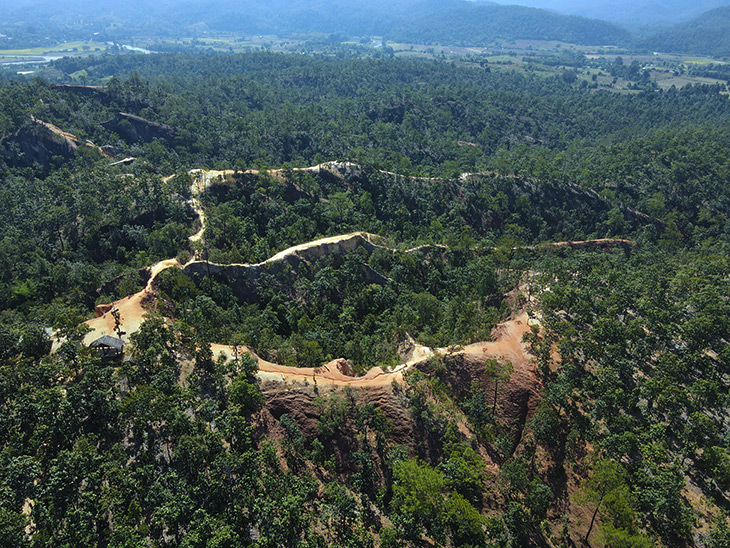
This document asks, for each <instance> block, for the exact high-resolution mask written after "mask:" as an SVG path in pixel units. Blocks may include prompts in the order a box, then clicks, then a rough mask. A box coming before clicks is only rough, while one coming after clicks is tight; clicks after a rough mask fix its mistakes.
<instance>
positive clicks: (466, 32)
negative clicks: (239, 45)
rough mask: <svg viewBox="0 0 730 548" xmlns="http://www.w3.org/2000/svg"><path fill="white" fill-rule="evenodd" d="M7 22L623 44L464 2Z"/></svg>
mask: <svg viewBox="0 0 730 548" xmlns="http://www.w3.org/2000/svg"><path fill="white" fill-rule="evenodd" d="M6 24H9V25H10V24H15V25H26V26H28V27H34V26H35V27H39V26H43V27H44V28H55V29H60V30H64V31H73V30H76V31H78V30H86V31H90V30H94V31H96V32H100V33H101V34H102V37H107V35H108V37H109V38H110V39H119V36H123V35H124V34H127V35H133V34H134V33H137V32H140V31H144V32H150V31H152V32H154V33H155V34H158V35H160V36H165V35H170V34H180V33H184V32H186V29H188V31H190V30H192V29H196V30H201V29H203V30H204V29H209V30H219V31H228V32H241V33H250V34H285V35H286V34H298V33H345V34H348V35H353V36H363V35H376V36H380V35H382V36H387V37H390V38H393V39H396V40H410V41H414V42H422V41H424V40H426V41H429V42H441V43H483V42H489V41H492V40H494V39H519V38H524V39H543V38H544V39H555V40H566V41H575V42H577V43H584V44H588V43H596V42H598V43H622V44H623V43H626V42H627V41H628V40H629V39H630V35H629V33H628V32H627V31H625V30H623V29H621V28H619V27H617V26H615V25H613V24H611V23H606V22H602V21H597V20H589V19H585V18H580V17H574V16H565V15H559V14H556V13H549V12H546V11H544V10H538V9H535V8H525V7H522V6H498V5H496V4H495V3H493V2H478V3H472V2H468V1H466V0H447V1H444V2H434V1H433V0H397V1H395V2H381V1H374V2H367V3H361V2H355V1H353V0H338V1H336V2H324V1H322V0H298V1H294V2H282V1H280V0H273V1H271V2H262V1H260V0H255V1H249V2H246V3H245V4H240V3H236V2H230V1H202V2H187V3H184V4H182V5H176V4H175V3H174V2H171V1H169V0H168V1H163V2H160V3H157V4H155V5H154V6H148V5H147V4H146V3H143V2H140V1H138V0H133V1H131V2H127V3H124V4H118V3H114V2H110V1H108V0H102V1H101V2H88V1H83V2H81V3H78V2H70V1H68V0H66V1H64V2H61V3H60V4H57V3H53V4H51V3H47V2H38V3H28V4H26V5H24V6H17V5H16V6H14V7H13V8H7V9H6Z"/></svg>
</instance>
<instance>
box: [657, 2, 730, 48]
mask: <svg viewBox="0 0 730 548" xmlns="http://www.w3.org/2000/svg"><path fill="white" fill-rule="evenodd" d="M728 29H730V7H723V8H717V9H714V10H711V11H708V12H707V13H703V14H702V15H700V16H699V17H695V18H694V19H691V20H690V21H687V22H683V23H680V24H678V25H675V26H674V27H672V28H670V29H669V30H667V31H666V32H663V33H660V34H658V35H657V36H653V37H651V38H649V39H648V40H647V42H646V46H647V47H650V48H652V49H654V50H660V51H675V52H680V53H695V54H704V55H712V56H714V57H718V58H721V59H726V58H727V57H729V56H730V41H728Z"/></svg>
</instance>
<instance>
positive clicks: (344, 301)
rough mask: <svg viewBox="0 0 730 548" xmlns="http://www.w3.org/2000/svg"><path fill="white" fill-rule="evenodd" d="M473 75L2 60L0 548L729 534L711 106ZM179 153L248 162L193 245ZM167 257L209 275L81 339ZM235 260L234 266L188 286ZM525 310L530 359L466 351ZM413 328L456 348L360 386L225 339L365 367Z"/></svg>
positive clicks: (407, 67)
mask: <svg viewBox="0 0 730 548" xmlns="http://www.w3.org/2000/svg"><path fill="white" fill-rule="evenodd" d="M487 69H488V67H479V66H474V65H469V66H464V65H462V64H460V63H454V62H448V61H432V60H423V61H414V60H403V59H393V58H388V57H387V55H383V56H381V57H380V58H370V59H360V58H346V56H343V58H337V57H334V56H333V57H309V56H304V55H280V54H270V53H256V54H246V55H195V54H165V55H143V56H137V55H129V56H101V57H94V58H87V59H63V60H60V61H57V62H55V63H53V64H52V65H51V66H50V67H49V68H48V69H47V70H45V71H44V72H43V76H44V78H36V79H33V80H29V81H26V80H12V79H2V80H0V193H1V195H2V199H1V200H0V208H1V209H2V211H1V213H2V214H1V215H0V223H1V226H2V231H1V232H0V265H1V266H2V272H1V273H0V493H2V496H0V545H3V546H5V545H7V546H29V547H41V546H68V547H72V546H99V547H102V546H104V547H106V546H108V547H142V546H159V547H163V546H188V547H197V546H211V547H213V546H216V547H228V546H230V547H234V546H255V547H269V546H271V547H274V546H292V547H293V546H301V547H324V546H343V547H353V548H354V547H369V546H372V547H375V546H382V547H388V548H391V547H421V546H434V545H436V546H463V547H468V546H474V547H476V546H500V547H517V546H564V547H570V546H584V545H588V542H590V545H591V546H612V547H619V546H621V547H643V546H646V547H649V546H666V547H675V546H676V547H682V546H688V547H689V546H697V547H707V548H720V547H723V546H727V545H728V542H730V522H728V514H727V512H728V510H729V509H730V494H729V492H730V445H728V440H729V439H730V436H728V435H727V434H728V428H729V427H730V425H729V420H730V418H729V415H728V405H730V401H729V398H730V377H729V376H728V375H729V374H730V370H729V367H730V346H729V345H728V341H730V301H729V299H730V279H729V278H728V272H730V264H729V261H728V256H729V254H728V252H729V251H730V240H729V238H730V219H728V211H730V195H729V190H728V188H729V187H728V184H727V183H728V178H729V177H730V163H729V160H728V158H730V154H729V152H730V151H729V150H728V147H729V146H730V145H728V143H730V139H729V138H730V135H729V134H728V131H729V130H728V122H729V119H728V118H729V116H730V114H729V112H730V111H729V110H728V98H727V96H726V95H723V94H722V93H721V91H722V90H721V89H720V87H719V86H689V87H686V88H683V89H679V90H676V89H672V90H669V91H666V92H663V91H658V90H648V89H647V90H644V91H637V92H635V93H626V94H619V93H613V92H609V91H599V90H591V89H589V88H588V87H587V86H584V85H581V84H580V83H578V82H576V81H571V79H570V78H565V77H563V76H557V77H547V78H546V77H541V76H538V75H535V74H518V73H512V72H505V71H499V72H498V71H489V70H487ZM708 70H709V69H708ZM71 75H75V76H76V77H80V75H83V80H84V81H85V82H86V84H88V85H87V86H67V85H63V84H67V83H69V82H70V81H71ZM40 122H45V123H46V124H53V126H55V127H56V128H60V129H59V130H58V131H56V130H52V129H49V128H48V126H47V125H43V124H41V123H40ZM60 130H62V131H63V132H67V134H73V136H75V137H74V139H75V140H74V139H71V137H68V136H66V137H63V138H61V137H59V135H60V133H59V131H60ZM54 131H55V132H54ZM69 142H73V146H72V145H70V144H69ZM99 147H101V148H99ZM110 156H113V157H110ZM125 158H130V159H129V160H124V159H125ZM131 158H134V159H131ZM120 160H121V163H119V161H120ZM331 161H337V162H338V164H337V165H339V166H349V167H347V168H345V167H340V168H339V171H335V170H329V171H328V170H299V169H297V168H298V167H305V166H310V165H315V164H319V163H321V162H331ZM345 162H352V163H349V164H346V163H345ZM193 168H218V169H224V168H227V169H237V170H238V172H237V173H235V174H234V175H232V176H231V180H230V181H227V182H225V181H220V182H218V183H216V184H213V185H211V186H210V187H209V188H207V189H206V190H205V191H204V192H202V193H201V194H200V196H199V200H200V207H201V208H202V210H203V211H204V212H205V218H206V225H205V231H204V234H203V237H202V239H201V240H200V241H190V240H189V238H188V237H189V236H191V235H192V234H194V233H195V232H196V231H197V230H198V228H199V225H198V220H197V219H198V218H199V217H198V215H197V214H196V211H195V207H194V204H195V203H194V202H192V201H191V198H193V195H192V194H191V184H192V183H193V181H194V177H195V174H193V173H190V170H191V169H193ZM275 168H282V169H281V170H277V169H275ZM253 169H255V170H256V171H252V170H253ZM247 170H248V171H247ZM355 231H364V232H367V233H370V234H373V235H375V236H373V240H372V242H370V241H369V240H368V245H365V244H363V245H359V246H357V247H355V248H352V249H348V250H346V251H342V252H337V253H330V254H328V253H324V254H322V255H320V256H318V257H316V258H308V259H306V260H305V259H303V258H301V257H300V258H298V259H292V260H290V261H288V262H274V263H265V262H264V261H266V260H267V259H269V258H270V257H272V256H273V255H274V254H276V253H277V252H279V251H282V250H283V249H285V248H287V247H290V246H294V245H297V244H301V243H304V242H308V241H311V240H314V239H317V238H320V237H325V236H334V235H338V234H344V233H348V232H355ZM604 238H614V239H619V238H620V239H621V243H620V245H615V246H607V245H603V244H600V243H598V244H595V245H593V246H587V247H581V248H580V249H574V248H572V247H571V246H569V245H564V246H551V245H549V244H550V243H551V242H562V241H567V240H597V239H604ZM174 257H176V258H178V259H179V261H180V263H181V264H184V263H187V262H188V261H189V260H191V259H194V258H197V259H198V260H201V264H202V265H203V266H202V267H200V268H198V269H197V270H195V272H197V274H195V275H193V274H191V272H192V271H193V270H191V269H188V268H179V269H178V268H170V269H168V270H165V271H164V272H162V273H161V274H160V275H159V276H158V277H157V278H155V280H154V281H155V284H154V293H155V300H154V303H150V304H149V307H150V310H149V311H150V314H149V316H148V319H147V321H146V322H145V323H144V324H142V327H141V328H140V329H139V330H138V331H136V332H135V333H130V334H129V338H130V341H131V344H130V345H128V348H127V350H126V354H125V359H124V360H123V361H113V360H112V361H110V360H102V359H101V358H100V357H99V356H98V355H97V354H96V353H94V352H92V351H90V350H89V349H88V348H86V347H85V346H83V345H80V344H79V341H80V340H81V339H82V337H83V336H84V330H85V329H84V328H85V324H83V323H82V322H83V320H85V319H87V318H90V317H92V316H93V314H94V313H93V309H94V306H95V305H97V304H99V303H109V302H112V301H114V300H116V299H121V298H124V297H126V296H128V295H131V294H133V293H135V292H137V291H138V290H140V289H141V287H142V286H143V285H144V284H145V283H146V278H145V276H144V269H145V268H146V267H149V266H150V265H152V264H153V263H155V262H157V261H160V260H163V259H168V258H174ZM229 263H247V265H243V266H241V268H244V267H245V268H249V270H248V271H246V272H250V274H247V275H246V276H247V277H246V278H245V280H244V282H241V283H239V284H237V285H234V284H232V283H231V282H230V279H228V278H226V277H225V276H223V275H212V274H210V273H208V275H206V274H205V272H206V269H205V267H204V265H205V264H208V265H210V264H214V265H218V264H220V265H226V264H229ZM248 263H251V264H254V265H255V267H252V266H251V264H248ZM221 268H222V267H221ZM201 273H202V274H201ZM524 310H526V311H527V312H529V314H530V317H531V318H533V319H539V323H540V324H541V328H537V327H535V328H534V329H533V330H532V331H531V332H530V333H528V335H527V341H528V343H529V346H530V348H531V351H532V354H533V356H534V362H533V363H532V364H530V365H529V367H527V368H523V369H519V368H518V367H515V368H514V369H512V367H511V364H509V363H508V362H505V361H504V360H486V361H478V360H476V359H470V358H469V357H468V355H467V354H464V353H459V351H458V349H459V348H462V347H464V346H465V345H469V344H471V343H475V342H480V341H488V340H489V338H490V332H491V330H492V328H493V327H494V326H495V325H496V324H498V323H499V322H500V321H503V320H505V319H507V318H509V317H511V316H512V315H515V314H517V313H520V312H522V311H524ZM47 327H52V328H54V329H55V336H56V337H63V339H64V341H65V342H63V343H62V344H57V345H56V348H57V350H56V352H54V353H53V354H49V351H48V349H49V343H50V341H49V339H48V333H47V331H46V329H45V328H47ZM409 338H412V339H413V340H415V341H417V342H418V343H420V344H422V345H425V346H428V347H432V348H437V347H444V348H447V349H451V350H453V352H451V351H446V352H444V353H443V354H435V355H433V357H432V358H430V359H428V360H424V361H423V362H421V363H419V364H418V365H417V366H415V367H413V368H411V369H410V370H409V371H408V372H407V373H406V374H405V376H404V381H403V383H402V384H401V383H397V382H396V383H393V384H392V385H391V384H386V385H383V386H378V387H370V388H367V389H366V388H357V387H354V388H351V387H349V386H348V387H347V388H343V389H338V390H336V389H331V388H327V387H326V386H324V385H318V384H317V382H316V380H313V381H312V382H309V381H306V382H300V383H298V384H297V383H292V382H279V381H278V380H272V379H271V378H268V380H267V377H265V376H261V375H260V374H258V373H257V364H256V361H255V360H254V359H252V358H251V357H250V356H249V355H246V354H241V355H236V357H235V359H233V360H229V361H226V360H224V359H218V356H216V355H215V354H214V352H213V351H212V347H211V344H212V343H218V344H235V345H242V344H244V345H247V346H248V347H249V348H251V349H253V350H254V351H256V353H257V354H258V355H259V356H261V357H263V358H266V359H269V360H271V361H275V362H277V363H281V364H284V365H291V366H297V367H299V366H309V367H317V366H321V365H322V364H324V363H325V362H328V361H330V360H332V359H335V358H345V359H346V360H347V363H348V364H350V365H351V366H352V369H353V371H354V373H355V374H360V373H363V372H365V371H366V370H368V369H369V368H371V367H373V366H380V367H383V368H386V367H388V366H392V365H396V364H398V363H400V362H401V361H402V356H401V354H402V348H403V345H404V344H405V343H406V342H407V341H408V340H409ZM282 378H283V375H282ZM520 398H522V399H520ZM518 400H519V401H518ZM512 407H515V409H517V410H516V411H510V409H512Z"/></svg>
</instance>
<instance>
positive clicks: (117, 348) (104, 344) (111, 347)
mask: <svg viewBox="0 0 730 548" xmlns="http://www.w3.org/2000/svg"><path fill="white" fill-rule="evenodd" d="M89 348H93V349H94V350H96V351H97V352H98V353H99V355H100V356H101V357H102V358H119V357H121V356H122V355H124V341H123V340H122V339H118V338H116V337H112V336H110V335H104V336H103V337H100V338H98V339H96V340H95V341H93V342H92V343H91V344H90V345H89Z"/></svg>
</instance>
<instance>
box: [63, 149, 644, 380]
mask: <svg viewBox="0 0 730 548" xmlns="http://www.w3.org/2000/svg"><path fill="white" fill-rule="evenodd" d="M354 169H359V166H357V165H355V164H350V163H346V162H343V163H338V162H328V163H325V164H320V165H317V166H313V167H310V168H295V171H314V172H320V171H322V170H327V171H330V172H334V173H337V174H341V173H342V172H344V171H352V170H354ZM235 173H236V172H235V171H232V170H226V171H216V170H208V171H205V170H200V169H198V170H192V171H191V172H190V174H191V175H192V177H193V181H192V185H191V205H192V207H193V209H194V210H195V212H196V213H197V215H198V218H199V220H200V230H199V231H198V232H197V233H196V234H194V235H192V236H190V237H189V240H190V241H191V242H197V241H199V240H200V239H201V238H202V237H203V235H204V233H205V227H206V222H207V219H206V216H205V212H204V211H203V206H202V203H201V201H200V196H201V195H202V194H203V193H204V192H205V191H206V190H207V189H208V188H210V186H212V185H214V184H219V183H232V182H233V180H234V179H233V175H234V174H235ZM245 173H252V174H256V173H258V171H255V170H248V171H246V172H245ZM269 173H270V174H273V175H274V176H276V177H280V176H282V175H283V174H284V171H283V170H274V171H269ZM375 238H376V236H375V235H373V234H369V233H367V232H351V233H349V234H342V235H338V236H330V237H327V238H320V239H317V240H314V241H311V242H307V243H303V244H299V245H296V246H293V247H290V248H288V249H285V250H283V251H280V252H279V253H277V254H275V255H273V256H272V257H270V258H268V259H266V260H265V261H263V262H261V263H257V264H252V265H248V264H241V265H218V266H242V267H259V266H262V265H265V264H270V263H273V262H277V261H284V260H285V259H286V258H287V257H290V256H291V255H295V254H299V255H308V254H311V255H314V256H321V255H323V254H325V253H328V252H331V251H332V250H333V248H337V249H340V250H341V249H350V248H353V247H355V246H357V245H359V243H361V242H362V241H365V242H367V243H368V244H369V245H372V246H378V244H375V243H374V239H375ZM626 245H633V242H630V241H628V240H607V239H604V240H590V241H582V242H555V243H551V244H544V246H547V247H557V248H563V247H591V246H598V247H615V246H626ZM378 247H382V246H378ZM429 247H432V248H433V247H435V248H440V249H446V246H442V245H439V244H435V245H422V246H418V247H415V248H412V249H408V250H406V251H405V253H414V252H418V251H421V250H423V249H427V248H429ZM529 247H530V248H531V249H536V248H538V247H540V246H529ZM386 249H390V248H386ZM196 262H199V261H197V258H196V257H193V258H192V259H191V260H190V261H189V262H188V263H186V264H185V265H182V264H180V262H179V261H178V260H177V259H166V260H164V261H160V262H158V263H156V264H154V265H153V266H152V267H150V278H149V280H148V282H147V284H146V286H145V287H144V289H142V290H141V291H139V292H138V293H135V294H133V295H130V296H128V297H125V298H124V299H120V300H118V301H115V302H113V303H110V304H108V305H100V306H98V307H97V317H96V318H93V319H91V320H88V321H87V322H86V325H87V326H88V327H89V328H90V331H89V333H88V334H87V335H86V336H85V338H84V344H87V345H88V344H89V343H91V342H92V341H94V340H95V339H97V338H99V337H101V336H103V335H114V327H115V320H114V317H113V315H112V314H111V311H112V310H117V311H119V315H120V320H121V323H120V328H121V329H122V330H123V331H124V332H125V334H124V335H123V337H122V338H123V339H124V340H125V341H127V342H128V341H129V336H130V335H131V334H132V333H135V332H136V331H137V330H139V328H140V325H141V324H142V322H144V317H145V314H146V313H147V311H146V309H145V308H146V305H147V304H148V303H150V302H152V301H153V300H154V299H155V298H156V295H155V286H154V282H155V279H156V278H157V276H158V275H159V274H160V273H161V272H163V271H165V270H167V269H168V268H185V267H186V266H188V265H191V264H193V263H196ZM534 321H535V320H530V319H529V318H528V316H527V314H526V313H525V312H523V313H521V314H519V315H518V316H516V317H514V318H512V319H510V320H508V321H506V322H504V323H502V324H499V325H498V326H497V327H496V328H495V330H494V331H493V333H492V336H493V339H494V340H493V341H491V342H481V343H476V344H472V345H469V346H466V347H464V348H463V349H461V350H459V351H457V352H456V353H467V354H471V355H481V356H484V357H485V358H505V359H509V360H510V361H512V362H513V363H523V364H527V362H528V361H529V354H528V353H527V351H526V349H525V346H524V344H523V343H522V336H523V335H524V334H525V333H526V332H528V331H529V330H530V325H529V324H530V323H531V322H534ZM58 344H59V342H58V341H54V349H55V348H57V347H58ZM212 350H213V353H214V355H216V356H219V355H220V354H223V355H224V356H225V357H226V358H227V359H234V358H235V356H236V353H237V352H250V349H248V348H246V347H244V346H241V347H238V348H234V347H232V346H227V345H220V344H214V345H213V346H212ZM447 352H449V351H448V350H447V349H436V350H433V349H430V348H428V347H425V346H421V345H418V344H417V343H415V341H412V350H411V352H410V353H409V357H408V359H407V360H406V361H404V362H403V363H401V364H400V365H398V366H397V367H395V368H393V369H392V370H391V371H384V370H383V369H381V368H379V367H375V368H373V369H371V370H370V371H368V373H367V374H366V375H364V376H362V377H353V376H351V375H349V374H348V372H347V367H346V366H345V365H344V361H343V360H334V361H332V362H330V363H329V364H325V365H323V366H321V367H318V368H297V367H289V366H284V365H278V364H275V363H271V362H268V361H266V360H263V359H261V358H260V357H258V356H256V359H257V360H258V364H259V376H260V377H261V378H262V379H266V380H276V381H284V382H286V381H294V382H304V381H306V382H313V383H314V382H316V383H318V384H319V383H322V384H331V385H350V386H382V385H386V384H390V383H392V382H393V381H396V382H402V380H403V373H404V372H406V371H408V370H409V369H410V368H412V367H413V366H414V365H416V364H419V363H422V362H423V361H425V360H428V359H430V358H431V357H432V356H434V355H443V354H446V353H447ZM252 354H253V353H252Z"/></svg>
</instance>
